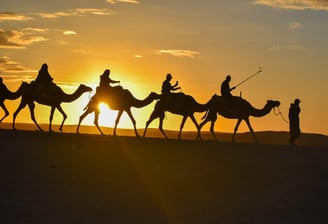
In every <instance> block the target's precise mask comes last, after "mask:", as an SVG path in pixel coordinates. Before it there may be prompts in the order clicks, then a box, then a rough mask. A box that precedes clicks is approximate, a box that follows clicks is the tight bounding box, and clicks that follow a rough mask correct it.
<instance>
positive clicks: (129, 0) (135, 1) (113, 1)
mask: <svg viewBox="0 0 328 224" xmlns="http://www.w3.org/2000/svg"><path fill="white" fill-rule="evenodd" d="M107 2H109V3H110V4H116V3H117V2H125V3H133V4H139V3H140V1H138V0H107Z"/></svg>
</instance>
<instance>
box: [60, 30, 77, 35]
mask: <svg viewBox="0 0 328 224" xmlns="http://www.w3.org/2000/svg"><path fill="white" fill-rule="evenodd" d="M63 33H64V35H68V36H69V35H76V34H77V33H76V32H75V31H73V30H65V31H64V32H63Z"/></svg>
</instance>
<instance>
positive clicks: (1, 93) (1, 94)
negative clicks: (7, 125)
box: [0, 84, 24, 123]
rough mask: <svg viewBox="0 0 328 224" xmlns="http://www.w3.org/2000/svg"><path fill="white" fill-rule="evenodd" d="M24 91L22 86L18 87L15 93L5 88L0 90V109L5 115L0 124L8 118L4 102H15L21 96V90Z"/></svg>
mask: <svg viewBox="0 0 328 224" xmlns="http://www.w3.org/2000/svg"><path fill="white" fill-rule="evenodd" d="M23 89H24V86H23V84H22V85H20V87H19V88H18V89H17V91H15V92H11V91H10V90H9V89H7V88H6V87H3V88H0V107H1V108H2V109H3V111H4V112H5V115H4V116H3V117H2V118H1V119H0V123H1V122H2V121H3V120H4V119H5V118H6V117H8V116H9V111H8V109H7V107H6V105H5V104H4V101H5V100H16V99H17V98H19V97H20V96H21V95H22V90H23Z"/></svg>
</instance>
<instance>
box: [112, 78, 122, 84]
mask: <svg viewBox="0 0 328 224" xmlns="http://www.w3.org/2000/svg"><path fill="white" fill-rule="evenodd" d="M120 82H121V81H116V80H112V79H109V83H120Z"/></svg>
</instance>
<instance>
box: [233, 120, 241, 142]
mask: <svg viewBox="0 0 328 224" xmlns="http://www.w3.org/2000/svg"><path fill="white" fill-rule="evenodd" d="M242 120H243V119H238V121H237V124H236V126H235V129H234V132H233V135H232V142H235V136H236V133H237V130H238V127H239V125H240V123H241V121H242Z"/></svg>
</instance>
